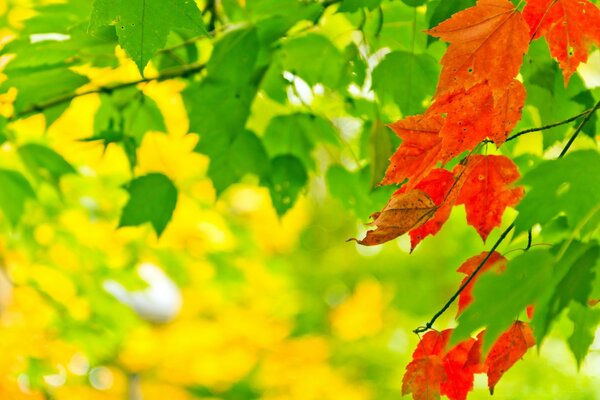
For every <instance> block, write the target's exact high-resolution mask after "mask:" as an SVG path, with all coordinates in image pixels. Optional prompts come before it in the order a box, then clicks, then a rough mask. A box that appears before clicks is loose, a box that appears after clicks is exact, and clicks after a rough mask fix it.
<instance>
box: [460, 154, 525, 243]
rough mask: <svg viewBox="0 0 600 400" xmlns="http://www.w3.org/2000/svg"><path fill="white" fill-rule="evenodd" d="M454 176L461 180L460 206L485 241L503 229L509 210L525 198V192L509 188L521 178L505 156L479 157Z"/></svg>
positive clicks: (470, 158)
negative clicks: (493, 231)
mask: <svg viewBox="0 0 600 400" xmlns="http://www.w3.org/2000/svg"><path fill="white" fill-rule="evenodd" d="M454 174H455V175H456V176H458V177H459V178H458V179H459V180H460V182H461V183H460V192H459V193H458V198H457V200H456V204H457V205H459V204H464V205H465V210H466V212H467V223H468V224H469V225H471V226H473V227H474V228H475V230H477V233H479V236H481V238H482V239H483V240H484V241H485V239H486V238H487V237H488V235H489V233H490V232H491V231H492V229H494V228H495V227H497V226H500V223H501V221H502V214H504V210H505V209H506V207H509V206H514V205H516V204H517V203H518V202H519V200H521V198H522V197H523V194H524V191H523V188H520V187H518V188H512V187H510V186H509V185H510V184H511V183H513V182H514V181H516V180H517V179H518V178H519V171H518V170H517V166H516V165H515V164H514V163H513V162H512V160H511V159H510V158H507V157H505V156H484V155H475V156H471V157H469V158H468V159H467V163H466V166H465V165H463V164H459V165H457V166H456V168H455V170H454Z"/></svg>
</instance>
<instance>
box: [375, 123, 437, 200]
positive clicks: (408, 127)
mask: <svg viewBox="0 0 600 400" xmlns="http://www.w3.org/2000/svg"><path fill="white" fill-rule="evenodd" d="M443 123H444V118H442V117H441V116H439V115H429V114H425V115H416V116H412V117H406V118H404V119H402V120H400V121H396V122H394V123H393V124H391V125H390V128H392V129H393V130H394V132H396V134H397V135H398V136H400V138H401V139H402V143H401V144H400V146H399V147H398V149H397V150H396V152H395V153H394V154H393V155H392V157H391V159H390V165H389V167H388V169H387V171H386V173H385V177H384V178H383V180H382V181H381V184H382V185H387V184H390V183H402V182H403V181H404V180H405V179H408V180H409V182H408V186H407V189H412V188H413V187H414V185H415V184H416V183H418V182H419V181H420V180H421V179H422V178H423V177H424V176H426V175H427V174H428V173H429V171H431V170H432V169H433V168H434V167H435V165H436V164H437V162H438V156H439V152H440V149H441V139H440V137H439V135H438V132H439V131H440V129H441V128H442V125H443Z"/></svg>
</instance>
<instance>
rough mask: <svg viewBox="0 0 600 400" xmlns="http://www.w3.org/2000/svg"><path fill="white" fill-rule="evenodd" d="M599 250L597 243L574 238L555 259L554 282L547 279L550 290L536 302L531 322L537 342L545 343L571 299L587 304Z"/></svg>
mask: <svg viewBox="0 0 600 400" xmlns="http://www.w3.org/2000/svg"><path fill="white" fill-rule="evenodd" d="M559 247H562V246H559ZM599 249H600V248H599V247H598V245H597V244H595V243H594V244H582V243H580V242H577V241H573V242H572V243H570V245H569V246H568V248H567V249H566V251H565V253H564V255H562V257H561V258H560V259H559V260H557V261H556V262H555V266H554V268H553V274H552V281H551V282H548V287H549V290H548V291H547V292H546V295H545V296H544V297H542V298H540V299H539V300H538V301H537V303H536V310H535V313H534V315H533V320H532V321H531V325H532V327H533V330H534V333H535V337H536V341H537V343H538V345H540V344H541V343H542V340H543V339H544V337H545V336H546V334H547V333H548V331H549V329H550V327H551V324H552V322H553V321H554V320H555V319H556V318H557V317H558V316H559V315H560V313H561V312H562V311H563V310H564V309H565V307H567V305H568V304H569V303H570V302H571V301H575V302H578V303H579V304H581V305H586V304H587V301H588V297H589V294H590V292H591V290H592V282H593V281H594V275H595V270H594V268H595V267H596V263H597V260H598V252H599ZM559 256H560V255H559ZM542 268H545V267H544V266H542Z"/></svg>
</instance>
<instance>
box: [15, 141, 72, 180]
mask: <svg viewBox="0 0 600 400" xmlns="http://www.w3.org/2000/svg"><path fill="white" fill-rule="evenodd" d="M18 152H19V156H20V157H21V160H23V163H24V164H25V166H26V167H27V169H28V170H29V171H30V172H31V173H32V174H33V175H34V176H36V177H38V178H43V179H47V180H49V181H51V182H52V183H53V184H54V185H57V184H58V181H59V180H60V178H61V177H62V176H63V175H67V174H74V173H76V171H75V168H73V166H72V165H71V164H69V163H68V162H67V161H66V160H65V159H64V158H63V156H61V155H60V154H58V153H57V152H55V151H54V150H52V149H51V148H49V147H47V146H42V145H39V144H34V143H30V144H26V145H24V146H21V147H19V149H18Z"/></svg>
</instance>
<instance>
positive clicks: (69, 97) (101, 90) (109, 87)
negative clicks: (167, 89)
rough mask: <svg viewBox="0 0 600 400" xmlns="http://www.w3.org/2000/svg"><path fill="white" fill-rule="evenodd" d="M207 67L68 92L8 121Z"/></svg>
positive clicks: (196, 71)
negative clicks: (94, 95)
mask: <svg viewBox="0 0 600 400" xmlns="http://www.w3.org/2000/svg"><path fill="white" fill-rule="evenodd" d="M205 67H206V66H205V65H204V64H202V65H198V64H196V65H193V64H192V65H184V66H183V67H181V68H175V69H172V70H171V71H169V70H166V71H167V72H163V73H162V74H160V75H157V76H155V77H151V78H142V79H138V80H136V81H130V82H121V83H117V84H114V85H107V86H99V87H97V88H94V89H89V90H85V91H83V92H79V93H77V92H75V93H67V94H65V95H62V96H59V97H56V98H54V99H50V100H48V101H45V102H43V103H39V104H33V105H31V106H30V107H29V108H27V109H25V110H22V111H20V112H18V113H14V114H13V115H12V116H11V117H10V118H8V122H12V121H16V120H18V119H20V118H23V117H26V116H28V115H31V114H35V113H40V112H43V111H44V110H47V109H49V108H52V107H55V106H58V105H61V104H64V103H68V102H70V101H71V100H73V99H76V98H77V97H82V96H86V95H88V94H94V93H112V92H114V91H117V90H121V89H125V88H128V87H131V86H135V85H138V84H140V83H146V82H152V81H164V80H168V79H173V78H184V77H187V76H190V75H193V74H196V73H198V72H200V71H202V70H203V69H204V68H205Z"/></svg>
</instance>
